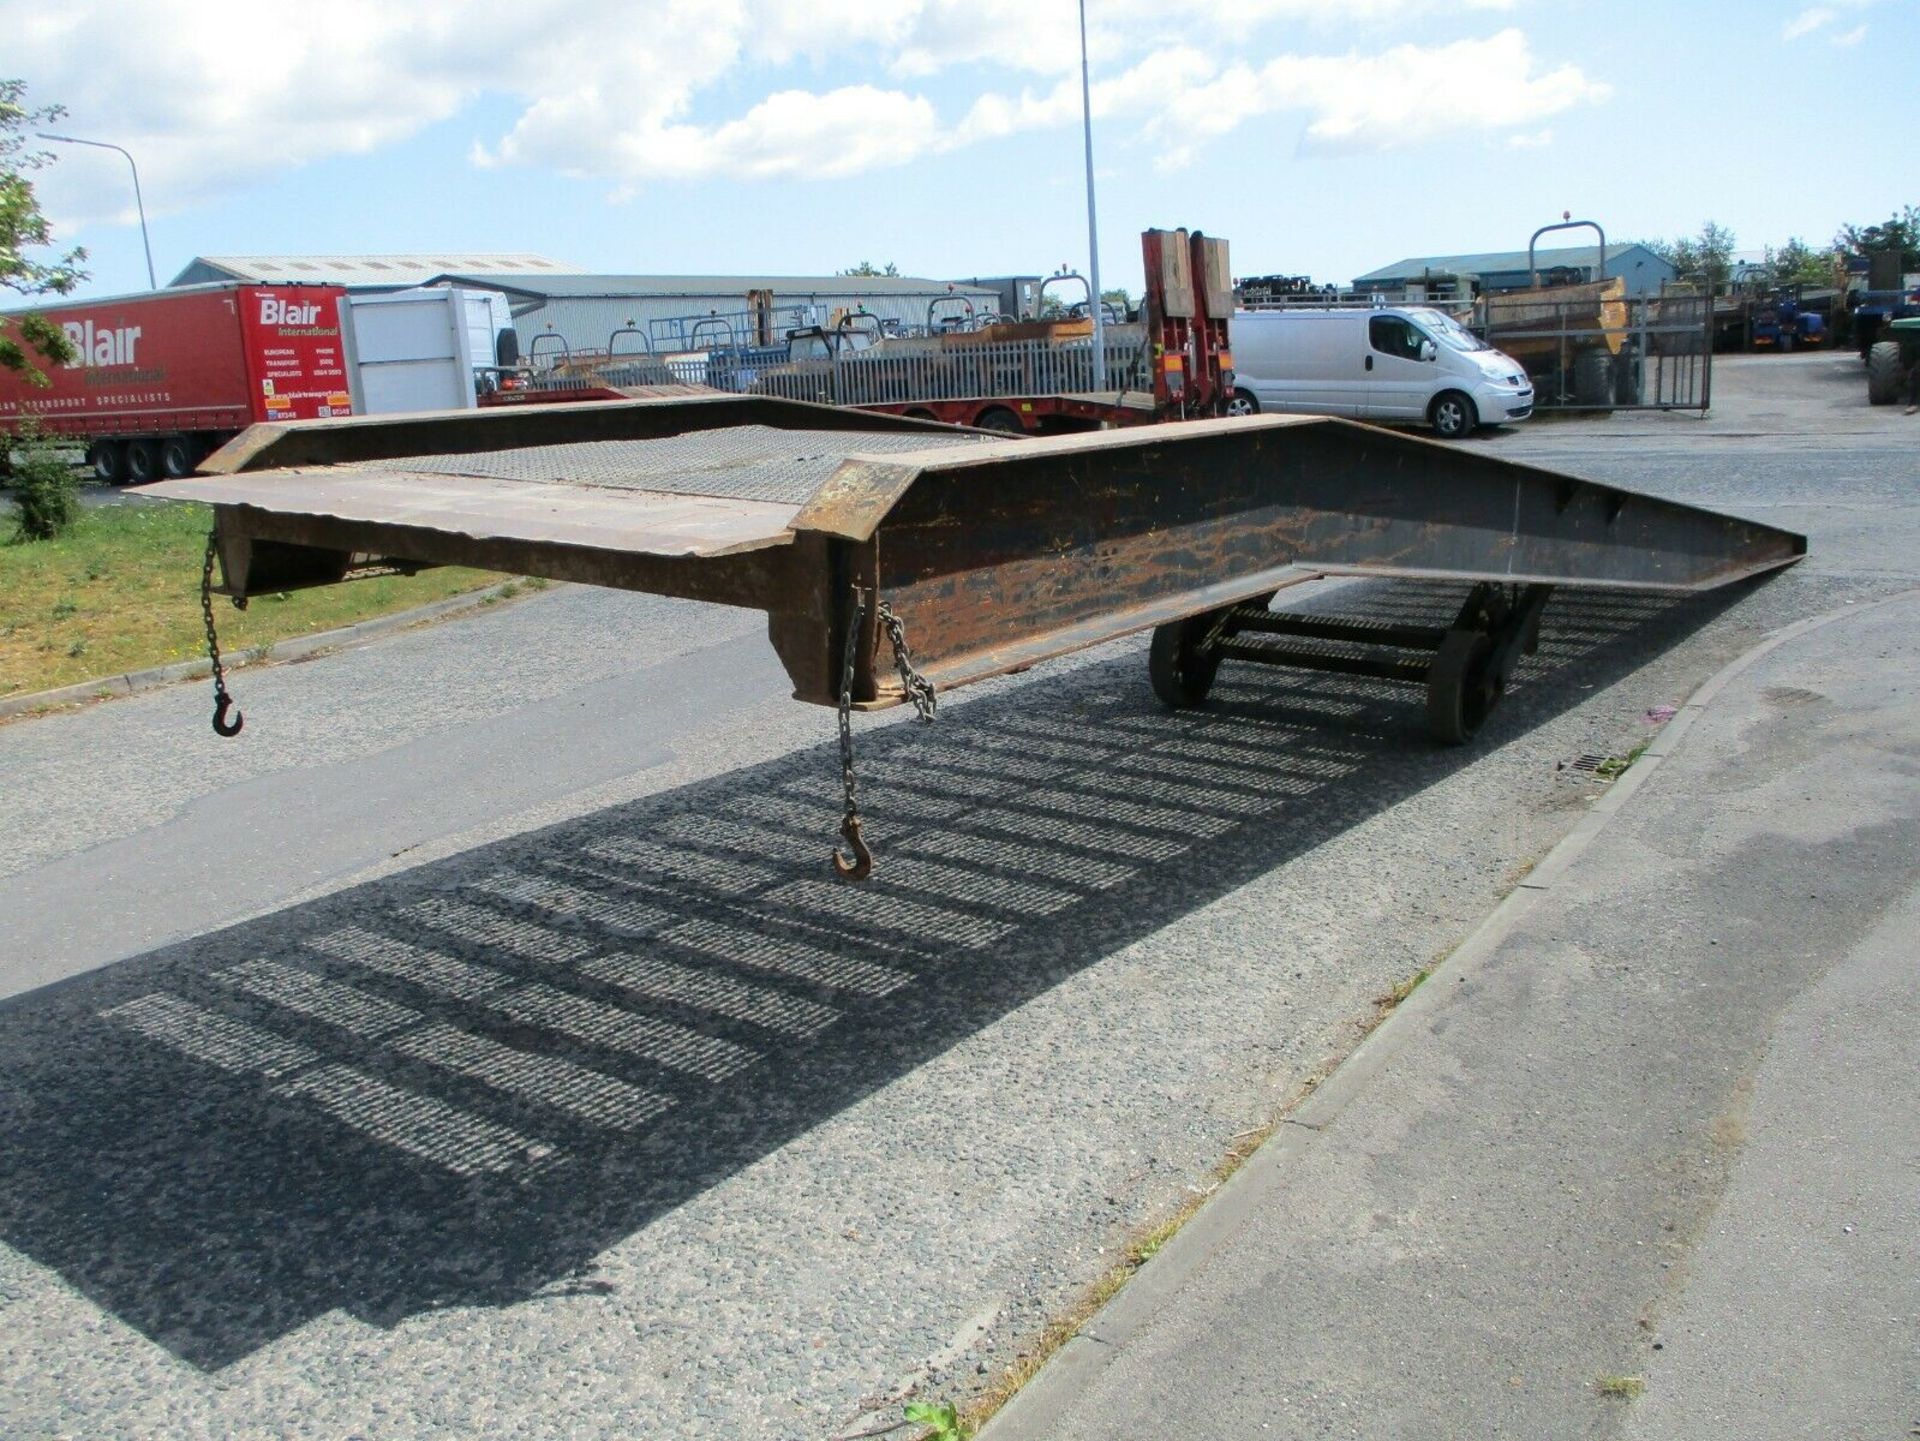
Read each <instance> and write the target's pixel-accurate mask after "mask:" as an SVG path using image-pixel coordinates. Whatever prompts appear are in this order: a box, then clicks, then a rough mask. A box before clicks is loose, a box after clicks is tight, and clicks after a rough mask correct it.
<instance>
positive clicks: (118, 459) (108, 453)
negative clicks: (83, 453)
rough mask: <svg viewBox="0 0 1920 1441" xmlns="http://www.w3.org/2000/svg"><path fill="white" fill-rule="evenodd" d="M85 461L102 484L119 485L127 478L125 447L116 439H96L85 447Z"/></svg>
mask: <svg viewBox="0 0 1920 1441" xmlns="http://www.w3.org/2000/svg"><path fill="white" fill-rule="evenodd" d="M87 463H88V464H89V465H91V466H92V467H93V478H94V479H95V480H97V481H99V482H100V483H101V484H102V485H119V484H120V483H121V482H122V481H124V480H125V479H126V478H127V447H126V445H125V444H124V443H123V442H121V441H118V440H96V441H95V442H94V443H93V444H92V445H90V446H88V447H87Z"/></svg>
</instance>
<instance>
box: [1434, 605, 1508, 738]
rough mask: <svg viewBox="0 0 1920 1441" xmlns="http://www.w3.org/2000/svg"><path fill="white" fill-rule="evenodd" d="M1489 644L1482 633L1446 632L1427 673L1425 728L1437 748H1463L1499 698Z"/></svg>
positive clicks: (1491, 647)
mask: <svg viewBox="0 0 1920 1441" xmlns="http://www.w3.org/2000/svg"><path fill="white" fill-rule="evenodd" d="M1492 661H1493V641H1492V639H1491V638H1490V637H1489V636H1488V635H1486V633H1485V632H1483V631H1477V630H1450V631H1448V632H1447V635H1446V639H1445V640H1443V641H1441V642H1440V649H1439V650H1438V651H1436V652H1435V653H1434V657H1433V666H1432V668H1431V669H1429V670H1428V671H1427V729H1428V731H1429V732H1431V733H1432V735H1433V738H1434V739H1435V740H1437V741H1439V742H1440V744H1441V745H1446V746H1457V745H1465V744H1466V743H1467V742H1468V741H1470V740H1472V739H1473V738H1474V736H1475V734H1477V733H1478V731H1479V729H1480V727H1481V725H1482V723H1484V722H1485V720H1486V718H1487V713H1488V712H1489V711H1491V710H1492V709H1493V707H1494V702H1496V701H1498V700H1499V699H1500V682H1499V679H1498V678H1497V677H1496V676H1495V675H1494V673H1493V665H1492Z"/></svg>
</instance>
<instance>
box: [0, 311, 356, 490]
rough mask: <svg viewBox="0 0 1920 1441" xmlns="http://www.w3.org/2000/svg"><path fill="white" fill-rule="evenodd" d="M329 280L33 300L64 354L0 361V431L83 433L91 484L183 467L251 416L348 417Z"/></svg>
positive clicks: (176, 472)
mask: <svg viewBox="0 0 1920 1441" xmlns="http://www.w3.org/2000/svg"><path fill="white" fill-rule="evenodd" d="M343 294H345V292H344V291H343V290H342V289H341V288H340V287H339V286H337V285H241V284H224V285H195V286H183V287H181V288H179V289H176V290H156V291H150V292H146V293H144V294H140V295H126V296H119V297H116V298H113V299H108V300H87V301H73V302H66V303H62V304H58V305H49V306H42V307H38V308H37V310H36V311H35V312H34V313H37V314H39V315H42V316H44V317H45V318H46V319H47V320H49V321H51V322H52V323H54V324H55V325H57V326H59V327H60V329H61V330H62V331H64V332H65V334H66V337H67V339H68V340H69V341H71V342H72V344H73V347H74V350H75V351H76V352H77V353H76V355H75V358H74V360H73V361H72V362H71V363H69V364H66V365H52V366H44V365H43V366H42V367H41V369H42V371H43V373H44V374H45V375H46V378H47V382H48V383H47V384H46V385H36V384H34V383H32V381H31V380H30V379H29V378H28V377H27V376H24V375H21V374H18V373H16V372H13V371H8V370H0V433H8V434H10V433H14V432H17V431H18V430H19V429H20V426H21V423H22V420H23V418H26V417H31V418H32V419H33V420H34V421H35V422H37V423H38V427H39V430H40V432H41V433H42V434H43V435H52V436H67V437H72V438H76V439H84V440H85V441H86V442H87V447H88V448H87V459H88V462H89V464H91V465H92V466H93V469H94V473H95V474H96V475H97V476H98V477H99V478H100V479H102V480H105V481H122V480H134V481H145V480H154V479H158V478H160V477H162V476H169V477H177V476H182V475H186V474H188V473H189V472H190V471H191V470H192V469H193V468H194V466H195V465H196V464H198V463H199V461H200V459H201V458H202V457H203V456H204V455H206V454H207V452H208V451H210V450H211V449H213V448H214V447H215V446H217V445H220V444H222V443H223V442H224V441H226V440H227V439H229V438H230V437H232V436H233V435H235V434H237V433H238V432H239V431H242V430H244V429H246V428H247V427H248V426H249V425H252V424H254V423H255V422H256V421H269V420H310V419H313V418H315V417H319V416H335V415H349V414H351V413H352V404H351V401H350V400H349V398H348V394H347V373H346V367H345V364H344V362H343V358H342V354H341V348H340V312H339V306H338V302H339V299H340V297H341V296H342V295H343Z"/></svg>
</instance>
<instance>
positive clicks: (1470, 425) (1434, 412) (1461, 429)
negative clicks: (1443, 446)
mask: <svg viewBox="0 0 1920 1441" xmlns="http://www.w3.org/2000/svg"><path fill="white" fill-rule="evenodd" d="M1427 419H1428V421H1429V422H1431V424H1432V425H1433V433H1434V434H1435V435H1437V436H1439V437H1440V438H1441V439H1442V440H1464V439H1466V437H1468V436H1469V435H1472V434H1473V433H1474V431H1476V430H1478V429H1479V428H1480V412H1479V411H1478V410H1476V409H1474V405H1473V397H1471V396H1470V395H1468V394H1466V392H1464V391H1459V390H1443V391H1441V392H1440V394H1438V395H1436V396H1435V397H1434V398H1433V405H1432V407H1431V408H1430V409H1429V410H1428V411H1427Z"/></svg>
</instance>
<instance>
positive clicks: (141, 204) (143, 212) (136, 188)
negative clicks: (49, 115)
mask: <svg viewBox="0 0 1920 1441" xmlns="http://www.w3.org/2000/svg"><path fill="white" fill-rule="evenodd" d="M34 134H35V138H37V139H40V140H53V141H57V142H58V143H59V144H61V145H93V146H97V147H99V148H100V149H102V150H118V151H119V152H120V153H121V154H122V155H126V156H127V169H129V170H131V171H132V172H133V208H134V209H135V210H136V211H138V212H139V214H140V244H141V245H142V246H144V247H145V248H146V252H147V289H149V290H158V289H159V288H160V282H159V281H157V280H155V279H154V277H153V242H152V241H150V240H148V239H147V205H146V202H145V201H144V200H142V199H141V198H140V167H139V166H138V165H135V164H134V163H133V156H131V155H128V154H127V151H126V149H125V148H124V147H123V146H119V145H114V144H111V143H109V142H108V141H105V140H82V139H80V138H79V137H78V136H75V135H49V134H47V133H46V132H45V131H44V130H41V131H35V132H34Z"/></svg>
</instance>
